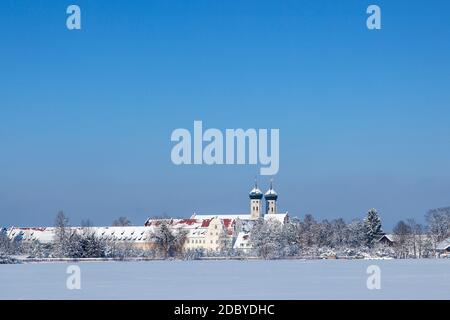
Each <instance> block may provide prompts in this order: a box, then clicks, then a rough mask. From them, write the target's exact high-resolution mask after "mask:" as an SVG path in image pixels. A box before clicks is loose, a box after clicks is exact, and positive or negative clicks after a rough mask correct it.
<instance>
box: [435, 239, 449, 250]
mask: <svg viewBox="0 0 450 320" xmlns="http://www.w3.org/2000/svg"><path fill="white" fill-rule="evenodd" d="M448 248H450V238H447V239H445V240H444V241H441V242H439V243H438V245H437V246H436V249H437V250H447V249H448Z"/></svg>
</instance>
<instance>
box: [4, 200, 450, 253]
mask: <svg viewBox="0 0 450 320" xmlns="http://www.w3.org/2000/svg"><path fill="white" fill-rule="evenodd" d="M425 221H426V224H425V225H422V224H420V223H417V222H416V221H415V220H413V219H407V220H405V221H403V220H401V221H399V222H398V223H397V224H396V225H395V227H394V229H393V232H392V234H391V237H390V239H391V240H393V243H390V242H389V241H387V242H382V241H380V239H381V238H382V237H383V235H385V233H384V232H383V229H382V223H381V219H380V216H379V214H378V212H377V210H375V209H371V210H369V211H368V212H367V214H366V216H365V218H364V219H355V220H353V221H351V222H350V223H346V222H345V221H344V219H342V218H338V219H334V220H331V221H330V220H327V219H325V220H322V221H317V220H316V219H315V218H314V217H313V216H312V215H310V214H308V215H306V216H305V217H304V218H303V219H298V218H292V219H290V221H288V222H286V223H284V224H281V223H280V222H278V221H276V220H273V219H268V220H264V219H263V218H261V219H259V220H257V221H255V222H254V225H253V226H252V228H251V232H250V234H249V237H250V238H249V241H250V244H251V248H250V249H248V250H241V249H240V248H237V249H234V248H233V243H232V241H231V242H225V243H224V245H223V247H222V248H221V250H219V252H207V251H205V250H202V249H197V250H189V251H186V250H184V249H183V248H184V244H185V242H186V240H187V232H186V231H185V230H183V229H180V230H173V229H172V228H171V227H170V226H169V225H168V224H167V223H166V222H164V221H163V222H162V223H161V224H160V225H159V226H158V227H157V228H155V229H154V230H152V231H151V232H149V234H148V235H147V236H148V237H149V239H150V242H151V243H152V246H151V247H147V248H137V247H136V246H134V245H133V243H132V242H127V241H123V242H116V241H105V240H102V239H100V238H98V237H97V236H96V235H95V233H94V232H93V231H92V223H91V222H90V221H89V220H87V221H84V222H83V223H82V227H81V231H80V230H79V231H74V229H72V228H70V224H69V219H68V217H67V216H66V215H65V214H64V212H62V211H61V212H59V213H58V214H57V216H56V219H55V224H54V226H55V238H54V241H53V242H52V243H47V244H43V243H40V242H37V241H32V242H31V243H23V242H21V241H16V240H13V241H11V239H9V238H8V237H7V235H6V230H2V231H1V232H0V262H1V261H9V260H7V259H8V258H7V257H8V256H10V255H18V254H24V255H28V256H30V257H36V258H43V257H54V258H75V259H78V258H79V259H82V258H116V259H126V258H131V257H148V258H160V259H168V258H181V259H196V258H199V257H202V256H207V255H212V256H221V257H231V256H258V257H260V258H263V259H279V258H286V257H304V258H321V257H327V258H330V257H337V258H338V257H349V258H358V257H365V256H370V255H371V256H373V255H376V256H381V257H392V258H429V257H435V256H436V252H437V245H438V244H439V243H440V242H441V241H443V240H445V239H447V238H448V237H450V207H447V208H440V209H433V210H429V211H428V212H427V213H426V215H425ZM113 225H114V226H130V225H131V221H130V220H129V219H127V218H126V217H120V218H119V219H117V220H114V221H113ZM242 230H243V225H242V224H236V226H235V230H234V237H236V236H237V235H238V234H239V232H241V231H242ZM234 240H235V239H234ZM9 259H10V258H9Z"/></svg>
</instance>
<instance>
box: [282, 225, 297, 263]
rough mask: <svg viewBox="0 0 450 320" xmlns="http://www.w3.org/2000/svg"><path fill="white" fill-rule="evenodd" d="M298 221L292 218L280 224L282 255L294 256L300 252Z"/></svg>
mask: <svg viewBox="0 0 450 320" xmlns="http://www.w3.org/2000/svg"><path fill="white" fill-rule="evenodd" d="M300 230H301V227H300V221H298V220H297V219H292V220H291V221H289V222H288V223H285V224H284V225H283V226H282V229H281V234H280V238H281V239H280V240H281V244H282V247H283V256H295V255H297V254H298V253H299V252H300V246H301V243H300V240H301V238H300Z"/></svg>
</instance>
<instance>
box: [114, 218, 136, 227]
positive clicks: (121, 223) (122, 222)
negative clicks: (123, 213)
mask: <svg viewBox="0 0 450 320" xmlns="http://www.w3.org/2000/svg"><path fill="white" fill-rule="evenodd" d="M112 225H113V226H114V227H129V226H131V221H130V220H129V219H128V218H127V217H119V219H117V220H114V221H113V224H112Z"/></svg>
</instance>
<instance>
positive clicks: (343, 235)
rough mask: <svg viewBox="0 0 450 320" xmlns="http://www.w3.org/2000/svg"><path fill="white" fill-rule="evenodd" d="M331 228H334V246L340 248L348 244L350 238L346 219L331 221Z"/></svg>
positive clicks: (332, 240)
mask: <svg viewBox="0 0 450 320" xmlns="http://www.w3.org/2000/svg"><path fill="white" fill-rule="evenodd" d="M331 229H332V239H331V243H332V246H333V247H335V248H340V247H343V246H345V245H347V244H348V240H349V231H348V226H347V224H346V223H345V221H344V219H342V218H339V219H336V220H333V221H331Z"/></svg>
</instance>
